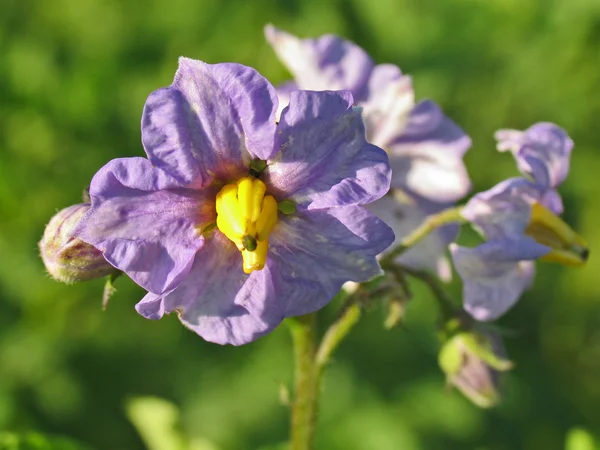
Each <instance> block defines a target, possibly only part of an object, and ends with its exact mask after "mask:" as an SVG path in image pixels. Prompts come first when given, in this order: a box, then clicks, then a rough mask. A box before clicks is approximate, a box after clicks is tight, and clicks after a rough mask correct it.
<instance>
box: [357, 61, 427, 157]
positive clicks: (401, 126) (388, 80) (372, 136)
mask: <svg viewBox="0 0 600 450" xmlns="http://www.w3.org/2000/svg"><path fill="white" fill-rule="evenodd" d="M361 106H362V107H363V117H364V120H365V126H366V128H367V140H368V141H369V142H370V143H372V144H374V145H377V146H379V147H383V148H386V147H387V146H388V144H390V143H391V142H392V141H394V140H395V139H397V138H398V137H399V136H401V135H402V133H403V132H404V130H405V128H406V124H407V121H408V118H409V115H410V114H411V111H412V109H413V108H414V106H415V94H414V92H413V88H412V80H411V78H410V77H408V76H406V75H402V72H400V69H399V68H398V67H397V66H394V65H391V64H380V65H378V66H375V68H374V69H373V72H372V74H371V77H370V79H369V84H368V96H367V99H366V100H365V101H364V102H362V103H361Z"/></svg>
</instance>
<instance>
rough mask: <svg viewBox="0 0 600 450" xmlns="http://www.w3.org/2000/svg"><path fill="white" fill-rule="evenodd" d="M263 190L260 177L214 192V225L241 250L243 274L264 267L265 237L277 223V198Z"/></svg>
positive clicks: (266, 250)
mask: <svg viewBox="0 0 600 450" xmlns="http://www.w3.org/2000/svg"><path fill="white" fill-rule="evenodd" d="M266 190H267V188H266V186H265V184H264V183H263V182H262V181H261V180H259V179H257V178H253V177H244V178H242V179H240V180H239V181H238V182H237V183H231V184H228V185H226V186H224V187H223V188H222V189H221V191H220V192H219V193H218V194H217V205H216V206H217V208H216V209H217V227H218V228H219V230H220V231H221V232H222V233H223V234H224V235H225V236H227V238H228V239H229V240H230V241H232V242H233V243H234V244H235V245H236V246H237V248H238V249H239V250H240V252H241V253H242V260H243V263H242V268H243V270H244V272H245V273H252V272H253V271H254V270H261V269H263V268H264V266H265V264H266V262H267V253H268V249H269V242H268V238H269V235H270V233H271V231H272V230H273V227H274V226H275V225H276V224H277V218H278V216H277V215H278V209H277V201H276V200H275V198H274V197H273V196H271V195H267V196H265V193H266Z"/></svg>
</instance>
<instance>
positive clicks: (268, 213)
mask: <svg viewBox="0 0 600 450" xmlns="http://www.w3.org/2000/svg"><path fill="white" fill-rule="evenodd" d="M276 223H277V201H276V200H275V198H273V197H272V196H271V195H267V196H266V197H265V198H263V201H262V208H261V212H260V215H259V216H258V220H257V221H256V238H257V239H258V240H259V241H264V240H265V239H267V237H268V236H269V234H271V230H272V229H273V227H274V226H275V224H276Z"/></svg>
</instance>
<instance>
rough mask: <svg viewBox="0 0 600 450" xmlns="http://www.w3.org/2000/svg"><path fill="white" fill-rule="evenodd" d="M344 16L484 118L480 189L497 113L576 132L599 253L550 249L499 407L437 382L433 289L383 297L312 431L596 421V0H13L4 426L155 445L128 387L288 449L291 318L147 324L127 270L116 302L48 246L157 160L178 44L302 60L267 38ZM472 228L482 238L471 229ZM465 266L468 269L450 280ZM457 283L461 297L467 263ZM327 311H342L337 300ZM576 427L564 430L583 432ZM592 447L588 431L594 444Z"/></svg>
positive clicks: (269, 71) (469, 127) (584, 222)
mask: <svg viewBox="0 0 600 450" xmlns="http://www.w3.org/2000/svg"><path fill="white" fill-rule="evenodd" d="M269 22H270V23H273V24H275V25H277V26H278V27H280V28H282V29H285V30H288V31H290V32H291V33H294V34H296V35H302V36H318V35H321V34H323V33H336V34H339V35H342V36H344V37H345V38H348V39H351V40H352V41H354V42H356V43H357V44H358V45H360V46H361V47H363V48H364V49H365V50H366V51H367V52H368V53H369V54H370V55H371V56H372V57H373V58H374V59H375V61H376V62H377V63H382V62H387V63H392V64H397V65H398V66H400V67H402V69H403V71H404V72H406V73H410V74H411V76H412V78H413V83H414V88H415V93H416V97H417V98H424V97H428V98H431V99H432V100H434V101H436V102H437V103H438V104H440V106H441V107H442V108H443V110H444V112H445V113H446V114H447V115H448V116H449V117H451V118H452V119H453V120H454V121H456V122H457V123H459V124H460V125H461V127H462V128H463V129H464V130H465V131H466V132H467V133H468V134H469V135H470V136H471V138H472V140H473V147H472V149H471V150H470V151H469V152H468V153H467V155H466V158H465V160H466V164H467V166H468V168H469V173H470V174H471V176H472V179H473V182H474V190H473V192H477V191H481V190H485V189H488V188H489V187H491V186H493V185H494V184H496V183H497V182H499V181H501V180H503V179H505V178H506V177H508V176H512V175H513V174H514V161H513V160H512V158H510V157H507V156H506V155H501V154H498V152H497V151H496V150H495V142H494V139H493V133H494V131H495V130H497V129H499V128H514V129H521V130H522V129H525V128H527V127H528V126H529V125H531V124H532V123H535V122H538V121H551V122H554V123H557V124H559V125H560V126H561V127H563V128H564V129H565V130H567V131H568V133H569V135H570V136H571V138H572V139H573V141H574V142H575V143H576V148H575V150H574V153H573V159H572V162H571V163H572V164H571V170H570V175H571V176H570V177H569V180H568V182H567V183H565V184H564V185H563V186H562V187H561V195H562V197H563V201H564V203H565V211H566V215H565V217H564V219H565V221H566V222H568V223H569V224H570V225H571V226H572V227H573V228H574V229H576V230H577V231H578V232H579V233H580V234H581V235H582V236H585V237H586V239H587V241H588V244H589V246H590V248H591V249H592V253H591V256H590V259H589V261H588V264H587V266H586V268H584V269H582V270H579V269H577V270H576V269H564V268H562V267H560V266H554V265H543V266H541V267H540V269H539V271H538V274H537V280H536V283H535V289H533V290H531V291H528V292H526V293H525V294H524V296H523V297H522V301H520V302H519V303H518V304H517V305H516V306H515V308H513V309H512V310H511V311H510V312H509V313H508V314H506V315H505V316H504V317H503V318H502V319H501V325H503V326H505V327H509V328H512V329H514V330H516V331H517V333H516V336H515V337H512V338H506V339H505V345H506V347H507V352H508V354H510V355H511V360H512V361H514V362H515V369H514V370H513V371H511V372H510V373H509V374H507V376H506V378H507V380H506V381H507V386H506V392H505V395H504V397H503V403H502V404H501V405H500V406H499V407H498V408H496V409H494V410H490V411H480V410H479V409H477V408H476V407H474V406H473V405H471V404H470V403H469V402H468V400H467V399H465V398H463V397H462V396H461V395H460V394H459V393H457V392H452V393H448V392H446V390H445V389H444V376H443V374H442V373H441V372H440V371H439V370H438V368H437V361H436V355H437V351H438V341H437V336H436V329H435V320H436V309H435V306H434V303H433V301H431V300H430V298H429V294H428V293H427V292H426V291H425V290H424V289H422V287H421V285H419V284H415V285H414V286H412V290H413V294H414V299H413V301H412V302H411V303H410V304H409V307H408V310H407V312H406V316H405V318H404V323H405V326H406V328H407V330H403V329H394V330H392V331H383V330H382V322H383V319H384V314H385V313H384V312H380V311H379V310H378V309H377V308H374V309H373V310H372V311H371V312H370V313H369V314H365V315H364V317H363V319H362V321H361V323H360V324H359V325H358V326H357V327H356V330H355V331H354V332H353V333H352V334H351V335H350V336H349V337H348V339H347V340H346V341H345V342H344V343H343V344H342V346H341V347H340V349H339V351H338V353H337V354H336V358H335V361H334V363H333V364H332V366H331V368H330V370H329V372H328V374H327V377H326V379H325V391H324V398H323V403H322V405H323V408H322V412H321V416H320V421H321V424H320V427H319V430H320V432H319V435H318V440H317V448H322V449H327V450H336V449H344V450H363V449H364V450H367V449H368V450H371V449H374V448H376V449H379V450H387V449H390V450H397V449H403V450H413V449H415V450H430V449H436V448H443V449H448V450H453V449H456V450H464V449H478V450H513V449H516V448H526V449H527V450H538V449H539V450H554V449H562V448H564V445H565V442H566V438H567V433H568V432H569V430H571V429H572V428H573V427H583V428H585V429H586V430H588V432H589V433H590V435H591V436H594V435H595V436H598V435H599V434H600V408H598V404H600V384H598V379H599V377H600V289H599V288H598V283H597V277H598V273H599V271H600V258H598V257H597V256H596V255H597V253H594V251H593V249H595V248H599V247H600V228H599V227H598V220H599V219H600V210H599V208H598V204H597V195H598V189H599V187H598V167H600V153H599V152H598V148H600V136H599V135H598V133H597V132H596V127H597V125H596V122H597V117H598V112H599V111H600V96H598V95H597V92H598V86H599V85H600V52H599V47H600V4H599V3H598V2H597V1H594V0H574V1H570V2H565V1H558V0H549V1H544V2H542V1H539V0H521V1H516V0H490V1H485V2H483V1H477V0H448V1H445V2H413V1H409V0H398V1H391V0H372V1H369V2H366V1H364V0H345V1H336V2H322V1H318V0H302V1H300V0H290V1H286V2H277V3H276V2H271V1H267V0H255V1H253V2H245V1H241V0H232V1H230V2H220V1H216V0H169V1H167V0H152V1H150V2H147V3H146V4H144V6H143V7H140V3H139V2H136V1H133V0H122V1H119V2H117V1H102V0H78V1H76V0H56V1H54V2H43V1H40V0H25V1H23V0H21V1H17V0H5V1H2V2H1V3H0V231H1V232H0V261H1V262H0V430H10V431H13V432H21V431H28V430H36V431H39V432H43V433H49V434H51V435H67V436H71V437H72V438H74V439H76V440H78V441H82V442H84V443H86V444H88V445H89V446H91V447H92V448H96V449H100V450H101V449H114V448H123V449H128V450H139V449H144V448H146V447H145V445H144V443H143V441H142V440H141V438H140V437H139V435H138V433H137V432H136V430H135V429H134V427H133V426H132V425H131V423H130V422H129V421H128V420H127V417H126V408H125V402H126V399H127V398H129V397H131V396H146V395H151V396H159V397H162V398H165V399H167V400H169V401H170V402H172V403H174V404H176V405H177V406H178V408H179V410H180V422H181V426H182V427H183V429H184V431H185V434H186V435H187V436H189V437H190V439H194V438H197V439H206V440H207V441H208V442H211V443H214V445H216V446H217V447H218V448H219V449H222V450H228V449H235V450H239V449H249V450H250V449H257V448H263V449H274V448H276V447H275V446H276V445H278V444H279V443H281V442H283V441H284V440H285V439H286V436H287V411H286V409H285V407H283V406H281V405H280V403H279V398H278V386H279V384H281V383H284V384H285V383H289V381H290V378H291V352H290V343H289V338H288V336H287V330H285V329H278V330H276V331H275V332H274V333H273V334H271V335H270V336H269V337H267V338H265V339H263V340H260V341H258V342H256V343H255V344H252V345H250V346H245V347H242V348H235V349H234V348H222V347H220V346H216V345H212V344H208V343H205V342H203V341H202V340H201V339H199V338H198V337H197V336H196V335H194V334H193V333H191V332H189V331H188V330H185V329H184V328H183V327H181V326H180V325H179V323H178V321H177V319H176V318H175V317H171V318H168V319H166V320H162V321H159V322H151V321H146V320H144V319H143V318H141V317H139V316H138V315H137V314H136V313H135V311H134V308H133V306H134V304H135V302H136V301H137V299H139V298H140V297H141V295H143V293H142V291H141V290H140V289H139V288H137V287H136V286H135V285H134V284H133V283H132V282H130V281H128V280H126V279H121V280H119V281H117V287H118V288H119V291H118V293H117V294H116V296H115V297H114V298H113V299H112V300H111V304H110V305H109V308H108V310H107V311H106V312H105V313H101V311H100V303H101V291H102V287H103V282H102V281H101V280H96V281H91V282H89V283H87V284H78V285H75V286H65V285H62V284H59V283H56V282H54V281H52V280H51V279H50V278H49V277H48V276H47V275H46V274H45V271H44V268H43V264H42V262H41V260H40V259H39V256H38V250H37V242H38V241H39V239H40V237H41V235H42V233H43V230H44V226H45V225H46V224H47V223H48V220H49V218H50V217H52V216H53V215H54V214H55V213H56V212H57V211H58V210H60V209H62V208H64V207H66V206H68V205H71V204H75V203H77V202H79V201H80V192H81V189H82V188H83V187H84V186H87V185H88V184H89V181H90V178H91V177H92V175H93V174H94V173H95V172H96V171H97V170H98V168H100V167H101V166H102V165H103V164H105V163H106V162H107V161H109V160H110V159H112V158H115V157H122V156H142V155H143V150H142V147H141V144H140V127H139V123H140V117H141V111H142V107H143V104H144V101H145V99H146V97H147V96H148V94H149V93H150V92H151V91H153V90H154V89H156V88H157V87H159V86H166V85H168V84H170V83H171V81H172V75H173V72H174V70H175V68H176V61H177V57H178V56H180V55H185V56H189V57H193V58H198V59H202V60H205V61H207V62H210V63H216V62H221V61H236V62H240V63H243V64H248V65H252V66H253V67H255V68H256V69H258V70H259V71H260V72H261V73H263V74H264V75H266V76H268V77H269V78H270V80H271V82H273V83H274V84H278V83H280V82H283V81H284V80H287V79H289V78H290V75H289V74H288V73H286V72H285V69H284V68H283V67H282V66H281V64H280V62H279V61H278V60H277V59H276V58H275V56H274V55H273V53H272V51H271V50H270V48H269V46H268V44H267V43H266V42H265V40H264V37H263V27H264V25H265V24H266V23H269ZM459 242H460V243H461V244H462V245H467V246H473V245H476V244H477V243H478V242H479V238H477V237H476V235H475V234H474V233H471V232H468V233H467V232H465V233H463V234H462V235H461V236H460V241H459ZM456 278H457V277H455V279H456ZM451 293H452V294H453V295H454V296H455V297H456V298H459V295H460V284H459V280H457V279H456V281H455V284H453V285H452V286H451ZM324 314H325V315H327V314H330V315H331V316H333V315H334V314H335V312H334V311H333V310H326V311H324ZM569 442H571V441H569ZM586 450H587V449H586Z"/></svg>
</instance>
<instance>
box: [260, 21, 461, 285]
mask: <svg viewBox="0 0 600 450" xmlns="http://www.w3.org/2000/svg"><path fill="white" fill-rule="evenodd" d="M265 35H266V37H267V40H268V41H269V43H270V44H271V45H272V47H273V49H274V50H275V52H276V54H277V55H278V56H279V58H280V59H281V60H282V62H283V63H284V64H285V65H286V66H287V68H288V69H289V70H290V72H291V73H292V75H293V76H294V82H288V83H286V84H284V85H283V86H281V87H280V88H279V89H278V94H279V97H280V103H281V104H283V105H285V104H287V98H288V93H289V92H290V91H291V90H293V89H297V88H300V89H314V90H339V89H345V90H349V91H350V92H352V95H353V96H354V101H355V102H356V103H357V104H358V105H360V106H362V107H363V118H364V121H365V125H366V129H367V140H368V141H369V142H371V143H372V144H375V145H377V146H379V147H382V148H383V149H385V150H386V151H387V152H388V155H389V158H390V165H391V167H392V183H391V187H392V190H391V191H390V192H389V195H388V196H386V197H384V198H383V199H381V200H379V201H377V202H375V203H373V204H371V205H369V207H368V208H369V210H370V211H372V212H374V213H375V214H377V215H378V216H379V217H381V218H383V220H384V221H385V222H386V223H387V224H388V225H390V226H391V227H392V228H393V229H394V233H395V235H396V239H397V240H398V242H399V241H400V240H401V239H402V238H404V237H405V236H406V235H407V234H408V233H409V232H411V231H412V230H413V229H414V228H415V227H416V226H417V225H418V224H420V223H421V221H422V219H423V218H424V217H426V216H427V215H429V214H433V213H435V212H438V211H440V210H442V209H444V208H447V207H449V206H450V205H451V204H453V203H454V202H456V201H457V200H459V199H460V198H462V197H463V196H465V195H466V194H467V192H468V191H469V189H470V181H469V178H468V175H467V171H466V169H465V166H464V164H463V161H462V158H463V155H464V154H465V152H466V151H467V150H468V149H469V147H470V146H471V140H470V139H469V137H468V136H467V135H465V133H464V132H463V131H462V130H461V129H460V128H459V127H458V126H457V125H456V124H455V123H454V122H452V121H451V120H450V119H449V118H448V117H446V116H445V115H444V113H443V112H442V111H441V110H440V108H439V107H438V106H437V105H436V104H435V103H433V102H431V101H429V100H424V101H421V102H419V103H417V104H416V105H415V101H414V93H413V89H412V82H411V79H410V77H408V76H406V75H403V74H402V73H401V72H400V69H399V68H398V67H396V66H394V65H391V64H380V65H375V64H374V63H373V61H372V59H371V58H370V57H369V56H368V55H367V53H366V52H365V51H364V50H363V49H361V48H360V47H358V46H356V45H355V44H353V43H352V42H349V41H346V40H343V39H341V38H339V37H337V36H333V35H325V36H321V37H319V38H317V39H299V38H297V37H295V36H293V35H291V34H288V33H285V32H283V31H281V30H278V29H277V28H275V27H273V26H272V25H268V26H267V27H266V28H265ZM457 231H458V228H457V227H455V226H452V225H450V226H446V227H444V228H442V229H440V230H438V232H436V233H432V234H431V235H430V236H429V237H427V238H426V239H424V240H423V241H422V242H421V243H419V244H417V245H416V246H415V247H414V248H413V249H411V250H410V251H408V252H406V253H404V254H402V255H401V256H399V257H398V260H397V261H398V262H400V263H401V264H405V265H407V266H410V267H414V268H417V269H422V268H428V269H433V270H434V271H435V272H436V273H437V274H438V275H439V276H440V277H441V278H443V279H449V278H450V276H451V270H450V266H449V264H448V261H447V259H446V257H445V256H444V252H445V249H446V247H447V245H448V243H449V242H451V241H452V240H453V239H454V237H455V236H456V233H457Z"/></svg>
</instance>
